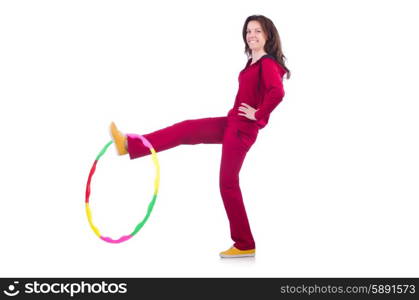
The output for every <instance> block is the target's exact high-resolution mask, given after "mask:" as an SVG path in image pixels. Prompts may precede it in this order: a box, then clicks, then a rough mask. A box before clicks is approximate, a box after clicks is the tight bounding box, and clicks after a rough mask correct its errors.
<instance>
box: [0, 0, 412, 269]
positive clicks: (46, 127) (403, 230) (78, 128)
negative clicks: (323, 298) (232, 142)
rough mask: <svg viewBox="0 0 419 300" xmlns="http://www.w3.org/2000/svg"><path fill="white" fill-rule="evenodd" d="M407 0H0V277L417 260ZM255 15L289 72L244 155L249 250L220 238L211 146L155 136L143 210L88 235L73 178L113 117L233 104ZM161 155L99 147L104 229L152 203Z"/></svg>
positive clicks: (132, 121) (123, 122)
mask: <svg viewBox="0 0 419 300" xmlns="http://www.w3.org/2000/svg"><path fill="white" fill-rule="evenodd" d="M414 5H415V1H353V0H351V1H291V0H290V1H278V0H275V1H243V0H242V1H237V2H236V1H207V2H203V1H149V2H142V1H2V2H1V4H0V43H1V44H0V140H1V147H0V153H1V155H0V184H1V188H0V233H1V244H0V245H1V248H0V276H10V277H13V276H14V277H16V276H133V277H149V276H153V277H160V276H170V277H178V276H180V277H185V276H200V277H218V276H221V277H229V276H245V277H248V276H249V277H259V276H281V277H305V276H322V277H324V276H331V277H334V276H348V277H352V276H355V277H357V276H395V277H397V276H419V258H418V255H417V254H418V253H419V241H418V228H419V226H418V225H419V219H418V211H419V204H418V200H419V190H418V182H419V155H418V153H419V142H418V129H419V118H418V115H419V101H418V100H419V97H418V96H419V92H418V90H417V74H418V73H417V70H418V69H419V60H418V55H417V54H418V53H419V43H418V38H417V37H418V33H417V28H419V21H418V19H417V18H416V17H417V10H415V6H414ZM252 14H263V15H266V16H268V17H269V18H271V19H272V20H273V22H274V23H275V24H276V26H277V28H278V31H279V33H280V37H281V40H282V44H283V50H284V53H285V55H286V57H287V59H288V60H287V64H288V67H289V68H290V69H291V71H292V77H291V79H290V80H289V81H287V80H285V81H284V86H285V90H286V96H285V98H284V101H283V102H282V103H281V104H280V105H279V106H278V108H277V109H276V110H275V111H274V112H273V114H272V115H271V119H270V123H269V125H268V126H267V127H266V128H265V129H263V130H262V131H261V132H260V134H259V137H258V140H257V142H256V144H255V145H254V147H253V148H252V149H251V151H250V152H249V154H248V156H247V158H246V161H245V163H244V166H243V169H242V172H241V187H242V192H243V195H244V199H245V204H246V207H247V211H248V215H249V219H250V222H251V226H252V230H253V233H254V236H255V239H256V243H257V257H256V258H255V259H237V260H221V259H220V258H219V257H218V252H219V251H221V250H225V249H227V248H228V247H229V246H230V245H231V244H232V242H231V240H230V237H229V227H228V222H227V217H226V215H225V211H224V207H223V205H222V200H221V197H220V195H219V191H218V169H219V160H220V155H221V147H220V145H196V146H180V147H177V148H175V149H171V150H168V151H164V152H161V153H159V159H160V164H161V171H162V176H161V188H160V192H159V196H158V199H157V203H156V205H155V207H154V211H153V213H152V215H151V217H150V219H149V221H148V223H147V224H146V225H145V227H144V228H143V229H142V230H141V231H140V233H139V234H138V235H137V236H135V238H133V239H131V240H130V241H128V242H126V243H123V244H119V245H111V244H107V243H104V242H102V241H101V240H99V239H98V238H97V237H96V236H95V235H94V234H93V232H92V231H91V229H90V228H89V226H88V223H87V219H86V216H85V211H84V192H85V184H86V180H87V176H88V172H89V170H90V167H91V164H92V163H93V160H94V158H95V157H96V155H97V153H98V152H99V150H100V149H101V147H102V146H103V145H104V144H105V143H106V142H107V141H109V140H110V137H109V133H108V126H109V123H110V121H115V122H116V123H117V124H118V126H119V127H120V129H121V130H123V131H125V132H134V133H140V134H141V133H148V132H151V131H154V130H157V129H160V128H163V127H166V126H169V125H172V124H173V123H176V122H178V121H182V120H185V119H194V118H202V117H215V116H223V115H226V113H227V112H228V110H229V109H230V108H231V107H232V105H233V102H234V97H235V94H236V92H237V87H238V82H237V76H238V73H239V71H240V70H241V69H242V68H243V66H244V65H245V63H246V56H245V55H244V53H243V50H244V43H243V40H242V37H241V30H242V25H243V23H244V21H245V19H246V17H247V16H249V15H252ZM415 85H416V86H415ZM153 172H154V170H153V165H152V163H151V160H150V159H149V157H147V158H143V159H139V160H135V161H130V160H129V159H128V158H127V157H118V156H117V155H115V150H114V149H113V148H111V149H110V150H109V151H108V152H107V153H106V155H105V156H104V157H103V158H102V160H101V161H100V162H99V166H98V169H97V171H96V175H95V177H94V182H93V184H92V197H91V202H92V204H91V205H92V212H93V218H94V221H95V223H96V225H97V226H98V227H99V229H100V230H101V232H102V233H103V234H104V235H108V236H109V235H110V236H112V237H119V236H120V235H123V234H128V233H129V232H131V231H132V229H133V228H134V227H135V225H136V224H137V223H138V222H139V221H140V220H141V219H142V218H143V216H144V214H145V211H146V206H147V204H148V202H149V200H150V199H151V195H152V181H153V174H154V173H153Z"/></svg>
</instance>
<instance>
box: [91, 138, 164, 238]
mask: <svg viewBox="0 0 419 300" xmlns="http://www.w3.org/2000/svg"><path fill="white" fill-rule="evenodd" d="M135 136H136V137H139V138H140V139H141V141H142V142H143V145H144V146H145V147H147V148H148V149H149V150H150V153H151V158H152V160H153V162H154V166H155V169H156V176H155V179H154V193H153V197H152V199H151V201H150V203H149V205H148V208H147V213H146V215H145V217H144V219H143V220H142V221H141V222H140V223H138V224H137V226H136V227H135V229H134V230H133V231H132V232H131V233H130V234H128V235H123V236H121V237H120V238H119V239H112V238H110V237H105V236H102V235H101V234H100V231H99V229H98V228H97V227H96V226H95V225H94V224H93V221H92V212H91V210H90V206H89V198H90V184H91V181H92V177H93V174H95V171H96V165H97V163H98V161H99V159H100V158H101V157H102V156H103V155H104V154H105V152H106V150H108V148H109V146H110V145H112V143H113V141H110V142H108V143H107V144H106V145H105V147H103V149H102V150H101V151H100V152H99V154H98V155H97V157H96V159H95V161H94V163H93V165H92V168H91V169H90V173H89V177H88V179H87V184H86V200H85V204H86V215H87V220H88V221H89V225H90V228H92V230H93V232H94V233H95V234H96V235H97V236H98V237H99V238H100V239H101V240H103V241H105V242H108V243H112V244H118V243H122V242H126V241H128V240H129V239H131V238H132V237H133V236H134V235H136V234H137V233H138V231H140V229H141V228H142V227H143V226H144V224H145V223H146V222H147V220H148V218H149V217H150V214H151V212H152V211H153V207H154V204H155V203H156V199H157V193H158V191H159V183H160V165H159V161H158V159H157V154H156V151H155V150H154V148H153V146H152V145H151V144H150V142H149V141H148V140H147V139H146V138H145V137H143V136H141V135H135Z"/></svg>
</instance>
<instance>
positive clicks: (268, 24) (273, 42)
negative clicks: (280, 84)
mask: <svg viewBox="0 0 419 300" xmlns="http://www.w3.org/2000/svg"><path fill="white" fill-rule="evenodd" d="M250 21H258V22H259V23H260V25H261V26H262V30H263V32H264V33H265V35H266V38H267V39H266V44H265V46H264V50H265V52H266V53H268V54H269V55H272V56H273V57H274V58H275V60H276V61H277V62H278V63H279V64H280V65H281V66H282V67H284V69H285V70H286V71H287V79H289V78H290V76H291V72H290V70H289V69H288V68H287V66H286V65H285V61H286V59H287V58H286V57H285V55H284V53H283V52H282V46H281V39H280V38H279V34H278V30H277V29H276V27H275V25H274V23H273V22H272V21H271V20H270V19H269V18H267V17H265V16H262V15H252V16H249V17H247V19H246V21H245V22H244V25H243V40H244V44H245V49H244V52H245V53H246V55H247V57H248V58H250V57H251V56H252V51H251V50H250V48H249V45H248V44H247V41H246V33H247V24H248V23H249V22H250Z"/></svg>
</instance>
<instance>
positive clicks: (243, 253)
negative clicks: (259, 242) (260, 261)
mask: <svg viewBox="0 0 419 300" xmlns="http://www.w3.org/2000/svg"><path fill="white" fill-rule="evenodd" d="M255 254H256V249H250V250H239V249H237V248H236V247H234V246H232V247H231V248H230V249H228V250H226V251H223V252H221V253H220V256H221V257H222V258H235V257H253V256H255Z"/></svg>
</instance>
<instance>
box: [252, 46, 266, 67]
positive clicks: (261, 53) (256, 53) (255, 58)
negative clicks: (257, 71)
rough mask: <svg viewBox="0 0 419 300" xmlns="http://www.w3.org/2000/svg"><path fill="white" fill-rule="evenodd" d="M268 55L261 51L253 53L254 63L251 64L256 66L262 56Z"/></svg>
mask: <svg viewBox="0 0 419 300" xmlns="http://www.w3.org/2000/svg"><path fill="white" fill-rule="evenodd" d="M266 54H267V53H266V52H265V50H263V49H262V50H259V51H252V62H251V64H254V63H255V62H257V61H258V60H259V59H260V58H261V57H262V56H264V55H266Z"/></svg>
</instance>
